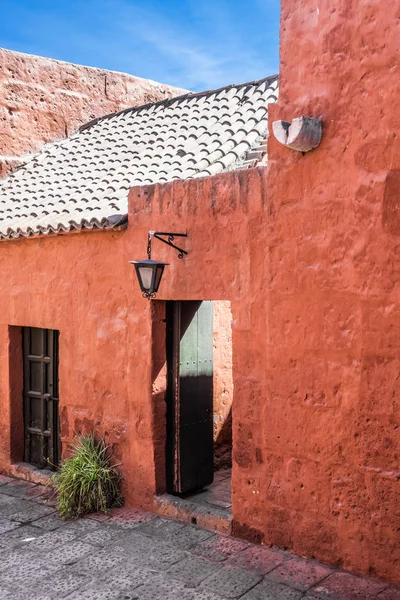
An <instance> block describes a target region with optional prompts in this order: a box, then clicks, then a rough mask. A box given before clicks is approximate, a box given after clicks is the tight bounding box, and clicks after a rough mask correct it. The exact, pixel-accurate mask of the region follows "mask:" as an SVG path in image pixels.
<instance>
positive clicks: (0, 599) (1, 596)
mask: <svg viewBox="0 0 400 600" xmlns="http://www.w3.org/2000/svg"><path fill="white" fill-rule="evenodd" d="M16 598H17V596H16V594H15V591H12V590H11V589H6V588H5V587H4V585H3V583H1V587H0V600H15V599H16Z"/></svg>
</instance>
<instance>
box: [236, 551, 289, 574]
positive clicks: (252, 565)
mask: <svg viewBox="0 0 400 600" xmlns="http://www.w3.org/2000/svg"><path fill="white" fill-rule="evenodd" d="M288 559H290V554H286V553H285V552H280V551H279V550H273V549H272V548H265V547H262V546H251V547H250V548H247V549H246V550H243V552H239V553H238V554H234V555H233V556H231V557H230V558H229V559H228V560H227V562H226V564H227V565H230V566H232V567H240V568H242V569H247V570H249V571H254V572H255V573H260V574H261V575H265V573H269V571H272V570H273V569H276V567H278V566H279V565H281V564H282V563H284V562H285V561H286V560H288Z"/></svg>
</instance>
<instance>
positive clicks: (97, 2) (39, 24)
mask: <svg viewBox="0 0 400 600" xmlns="http://www.w3.org/2000/svg"><path fill="white" fill-rule="evenodd" d="M0 4H1V14H2V19H1V20H0V46H2V47H3V48H9V49H10V50H18V51H19V52H27V53H30V54H38V55H41V56H48V57H51V58H58V59H60V60H65V61H69V62H75V63H79V64H85V65H90V66H94V67H101V68H105V69H113V70H116V71H124V72H127V73H131V74H132V75H137V76H139V77H146V78H149V79H154V80H156V81H160V82H164V83H169V84H171V85H176V86H179V87H183V88H187V89H191V90H204V89H211V88H216V87H220V86H223V85H227V84H230V83H241V82H245V81H250V80H252V79H259V78H261V77H264V76H266V75H272V74H274V73H276V72H277V71H278V65H279V63H278V53H279V48H278V42H279V0H247V1H246V0H180V1H178V0H86V1H84V0H51V1H49V0H1V3H0Z"/></svg>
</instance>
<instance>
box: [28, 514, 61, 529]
mask: <svg viewBox="0 0 400 600" xmlns="http://www.w3.org/2000/svg"><path fill="white" fill-rule="evenodd" d="M65 524H66V522H65V521H64V520H63V519H61V517H59V516H58V514H56V513H52V514H49V515H48V516H46V517H41V518H40V519H37V520H36V521H33V522H32V525H33V526H34V527H39V528H40V529H44V530H45V531H54V530H55V529H58V528H59V527H62V526H65Z"/></svg>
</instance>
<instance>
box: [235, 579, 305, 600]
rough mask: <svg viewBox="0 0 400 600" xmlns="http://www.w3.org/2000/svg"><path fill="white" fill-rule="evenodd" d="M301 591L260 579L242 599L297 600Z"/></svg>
mask: <svg viewBox="0 0 400 600" xmlns="http://www.w3.org/2000/svg"><path fill="white" fill-rule="evenodd" d="M302 596H303V593H302V592H299V591H298V590H294V589H292V588H289V587H287V586H286V585H282V584H281V583H275V582H272V581H261V583H259V584H257V585H256V586H255V587H253V588H252V589H251V590H250V591H249V592H247V594H245V595H244V596H243V600H299V598H301V597H302Z"/></svg>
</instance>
